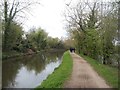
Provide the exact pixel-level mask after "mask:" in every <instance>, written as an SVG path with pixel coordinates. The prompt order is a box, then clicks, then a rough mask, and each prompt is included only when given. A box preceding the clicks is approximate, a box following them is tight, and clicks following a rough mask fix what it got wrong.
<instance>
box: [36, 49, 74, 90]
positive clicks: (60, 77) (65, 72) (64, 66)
mask: <svg viewBox="0 0 120 90" xmlns="http://www.w3.org/2000/svg"><path fill="white" fill-rule="evenodd" d="M72 66H73V62H72V57H71V55H70V53H69V52H68V51H67V52H65V53H64V54H63V58H62V63H61V65H60V66H59V67H58V68H56V69H55V71H54V72H53V73H52V74H50V75H49V76H48V77H47V79H46V80H44V81H43V82H42V84H41V85H40V86H38V87H37V88H36V89H39V88H62V86H63V84H64V82H65V81H66V80H67V79H68V78H69V76H70V74H71V72H72Z"/></svg>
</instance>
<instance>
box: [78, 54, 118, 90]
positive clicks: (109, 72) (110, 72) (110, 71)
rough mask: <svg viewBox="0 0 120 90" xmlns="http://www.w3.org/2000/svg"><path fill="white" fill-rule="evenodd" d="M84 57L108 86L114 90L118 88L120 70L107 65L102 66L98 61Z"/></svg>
mask: <svg viewBox="0 0 120 90" xmlns="http://www.w3.org/2000/svg"><path fill="white" fill-rule="evenodd" d="M80 56H82V57H83V58H84V59H85V60H86V61H87V62H88V63H90V64H91V66H92V67H93V68H94V69H95V70H96V71H97V73H98V74H99V75H100V76H102V77H103V78H104V79H105V80H106V82H107V84H108V85H110V86H111V87H112V88H118V69H117V68H114V67H110V66H107V65H103V64H100V63H99V62H98V61H96V60H94V59H92V58H90V57H88V56H84V55H82V54H81V55H80Z"/></svg>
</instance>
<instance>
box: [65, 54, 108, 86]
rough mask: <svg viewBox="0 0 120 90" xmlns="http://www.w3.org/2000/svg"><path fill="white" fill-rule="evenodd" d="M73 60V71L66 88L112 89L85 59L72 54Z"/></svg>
mask: <svg viewBox="0 0 120 90" xmlns="http://www.w3.org/2000/svg"><path fill="white" fill-rule="evenodd" d="M71 55H72V58H73V71H72V74H71V76H70V78H69V80H68V81H66V82H65V84H64V88H110V86H108V85H107V84H106V82H105V80H104V79H103V78H101V77H100V76H99V75H98V74H97V73H96V71H94V70H93V68H92V67H91V66H90V64H89V63H87V62H86V61H85V60H84V59H83V58H81V57H80V56H79V55H77V54H75V53H71Z"/></svg>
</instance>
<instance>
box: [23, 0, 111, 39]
mask: <svg viewBox="0 0 120 90" xmlns="http://www.w3.org/2000/svg"><path fill="white" fill-rule="evenodd" d="M33 1H34V0H33ZM37 1H39V2H40V5H36V6H34V8H32V9H31V10H30V12H31V13H32V15H29V16H27V18H28V20H27V21H26V22H25V24H24V26H23V27H24V30H25V31H28V30H29V29H30V28H32V27H36V28H38V27H41V28H42V29H44V30H45V31H46V32H47V33H48V35H49V36H52V37H58V38H61V37H67V32H66V30H65V18H64V15H63V13H64V10H65V9H66V7H67V5H66V4H74V3H76V2H77V1H80V0H37ZM81 1H82V0H81ZM84 1H86V0H84ZM89 1H90V2H91V1H94V0H89ZM102 1H104V0H102ZM106 1H109V0H106Z"/></svg>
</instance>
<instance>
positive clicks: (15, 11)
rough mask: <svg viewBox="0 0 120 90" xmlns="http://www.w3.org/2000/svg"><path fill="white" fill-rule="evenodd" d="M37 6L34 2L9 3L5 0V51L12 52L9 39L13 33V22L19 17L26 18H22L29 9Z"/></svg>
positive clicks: (14, 0) (14, 1)
mask: <svg viewBox="0 0 120 90" xmlns="http://www.w3.org/2000/svg"><path fill="white" fill-rule="evenodd" d="M33 4H35V3H34V2H31V1H26V2H25V1H24V2H21V1H19V0H13V1H8V0H4V2H3V6H4V10H3V11H4V23H3V24H4V45H3V46H4V47H3V49H4V50H6V49H7V50H10V48H9V47H10V46H9V38H10V35H9V33H10V32H11V30H10V29H11V24H12V22H13V21H16V20H17V17H18V16H19V17H24V16H20V14H21V15H24V13H25V12H27V9H28V8H30V6H31V5H33Z"/></svg>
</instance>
